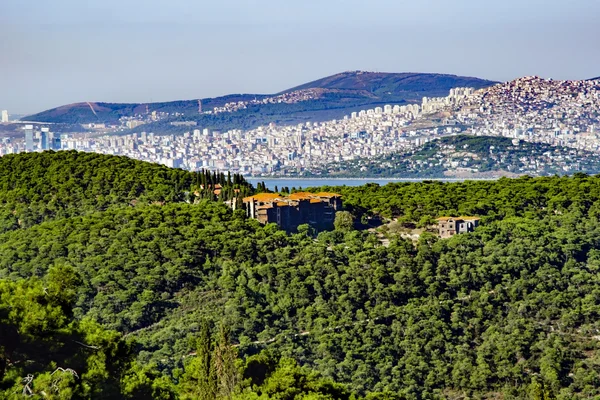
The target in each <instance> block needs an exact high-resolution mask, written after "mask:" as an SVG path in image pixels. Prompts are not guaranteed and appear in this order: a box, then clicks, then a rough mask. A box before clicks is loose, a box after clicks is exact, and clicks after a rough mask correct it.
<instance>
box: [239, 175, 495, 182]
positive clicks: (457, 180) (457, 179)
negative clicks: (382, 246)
mask: <svg viewBox="0 0 600 400" xmlns="http://www.w3.org/2000/svg"><path fill="white" fill-rule="evenodd" d="M500 178H506V177H504V176H499V177H496V178H333V177H332V178H323V177H319V178H299V177H289V178H288V177H270V176H244V179H246V180H258V181H260V180H268V181H275V180H281V181H334V180H335V181H370V182H374V181H398V182H413V181H414V182H422V181H445V182H454V181H456V182H462V181H495V180H498V179H500Z"/></svg>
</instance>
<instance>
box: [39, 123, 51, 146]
mask: <svg viewBox="0 0 600 400" xmlns="http://www.w3.org/2000/svg"><path fill="white" fill-rule="evenodd" d="M49 136H50V129H49V128H42V133H41V134H40V149H42V150H50V138H49Z"/></svg>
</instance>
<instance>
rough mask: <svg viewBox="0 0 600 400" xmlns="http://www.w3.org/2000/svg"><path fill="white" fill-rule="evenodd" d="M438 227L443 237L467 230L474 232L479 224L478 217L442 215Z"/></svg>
mask: <svg viewBox="0 0 600 400" xmlns="http://www.w3.org/2000/svg"><path fill="white" fill-rule="evenodd" d="M437 220H438V229H439V233H440V237H441V238H442V239H444V238H449V237H452V236H454V235H457V234H460V233H466V232H473V231H474V230H475V228H477V227H478V226H479V218H477V217H440V218H438V219H437Z"/></svg>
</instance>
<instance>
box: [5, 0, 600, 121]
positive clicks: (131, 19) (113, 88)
mask: <svg viewBox="0 0 600 400" xmlns="http://www.w3.org/2000/svg"><path fill="white" fill-rule="evenodd" d="M599 18H600V1H598V0H570V1H568V2H567V1H564V0H543V1H542V0H501V1H500V0H485V1H482V0H418V1H417V0H412V1H407V0H218V1H217V0H215V1H206V0H102V1H98V0H86V1H82V0H53V1H47V0H2V1H1V2H0V109H8V110H9V112H10V113H11V114H29V113H35V112H39V111H42V110H45V109H48V108H52V107H57V106H60V105H63V104H69V103H75V102H81V101H96V102H100V101H104V102H136V103H147V102H152V101H169V100H179V99H196V98H206V97H214V96H219V95H225V94H230V93H275V92H279V91H282V90H285V89H287V88H289V87H293V86H296V85H299V84H302V83H305V82H308V81H312V80H315V79H319V78H322V77H324V76H328V75H332V74H335V73H338V72H342V71H349V70H365V71H379V72H437V73H449V74H456V75H465V76H476V77H479V78H486V79H491V80H498V81H507V80H511V79H515V78H518V77H520V76H525V75H538V76H542V77H546V78H553V79H587V78H592V77H596V76H599V75H600V51H599V50H600V44H599V43H598V38H600V24H598V20H599Z"/></svg>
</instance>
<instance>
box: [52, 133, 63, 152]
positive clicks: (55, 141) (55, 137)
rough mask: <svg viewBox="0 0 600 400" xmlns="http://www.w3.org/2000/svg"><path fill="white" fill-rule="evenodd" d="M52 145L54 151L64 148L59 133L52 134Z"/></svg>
mask: <svg viewBox="0 0 600 400" xmlns="http://www.w3.org/2000/svg"><path fill="white" fill-rule="evenodd" d="M50 143H51V144H50V145H51V149H52V150H60V149H61V148H62V142H61V141H60V135H59V134H58V133H52V140H51V141H50Z"/></svg>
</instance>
